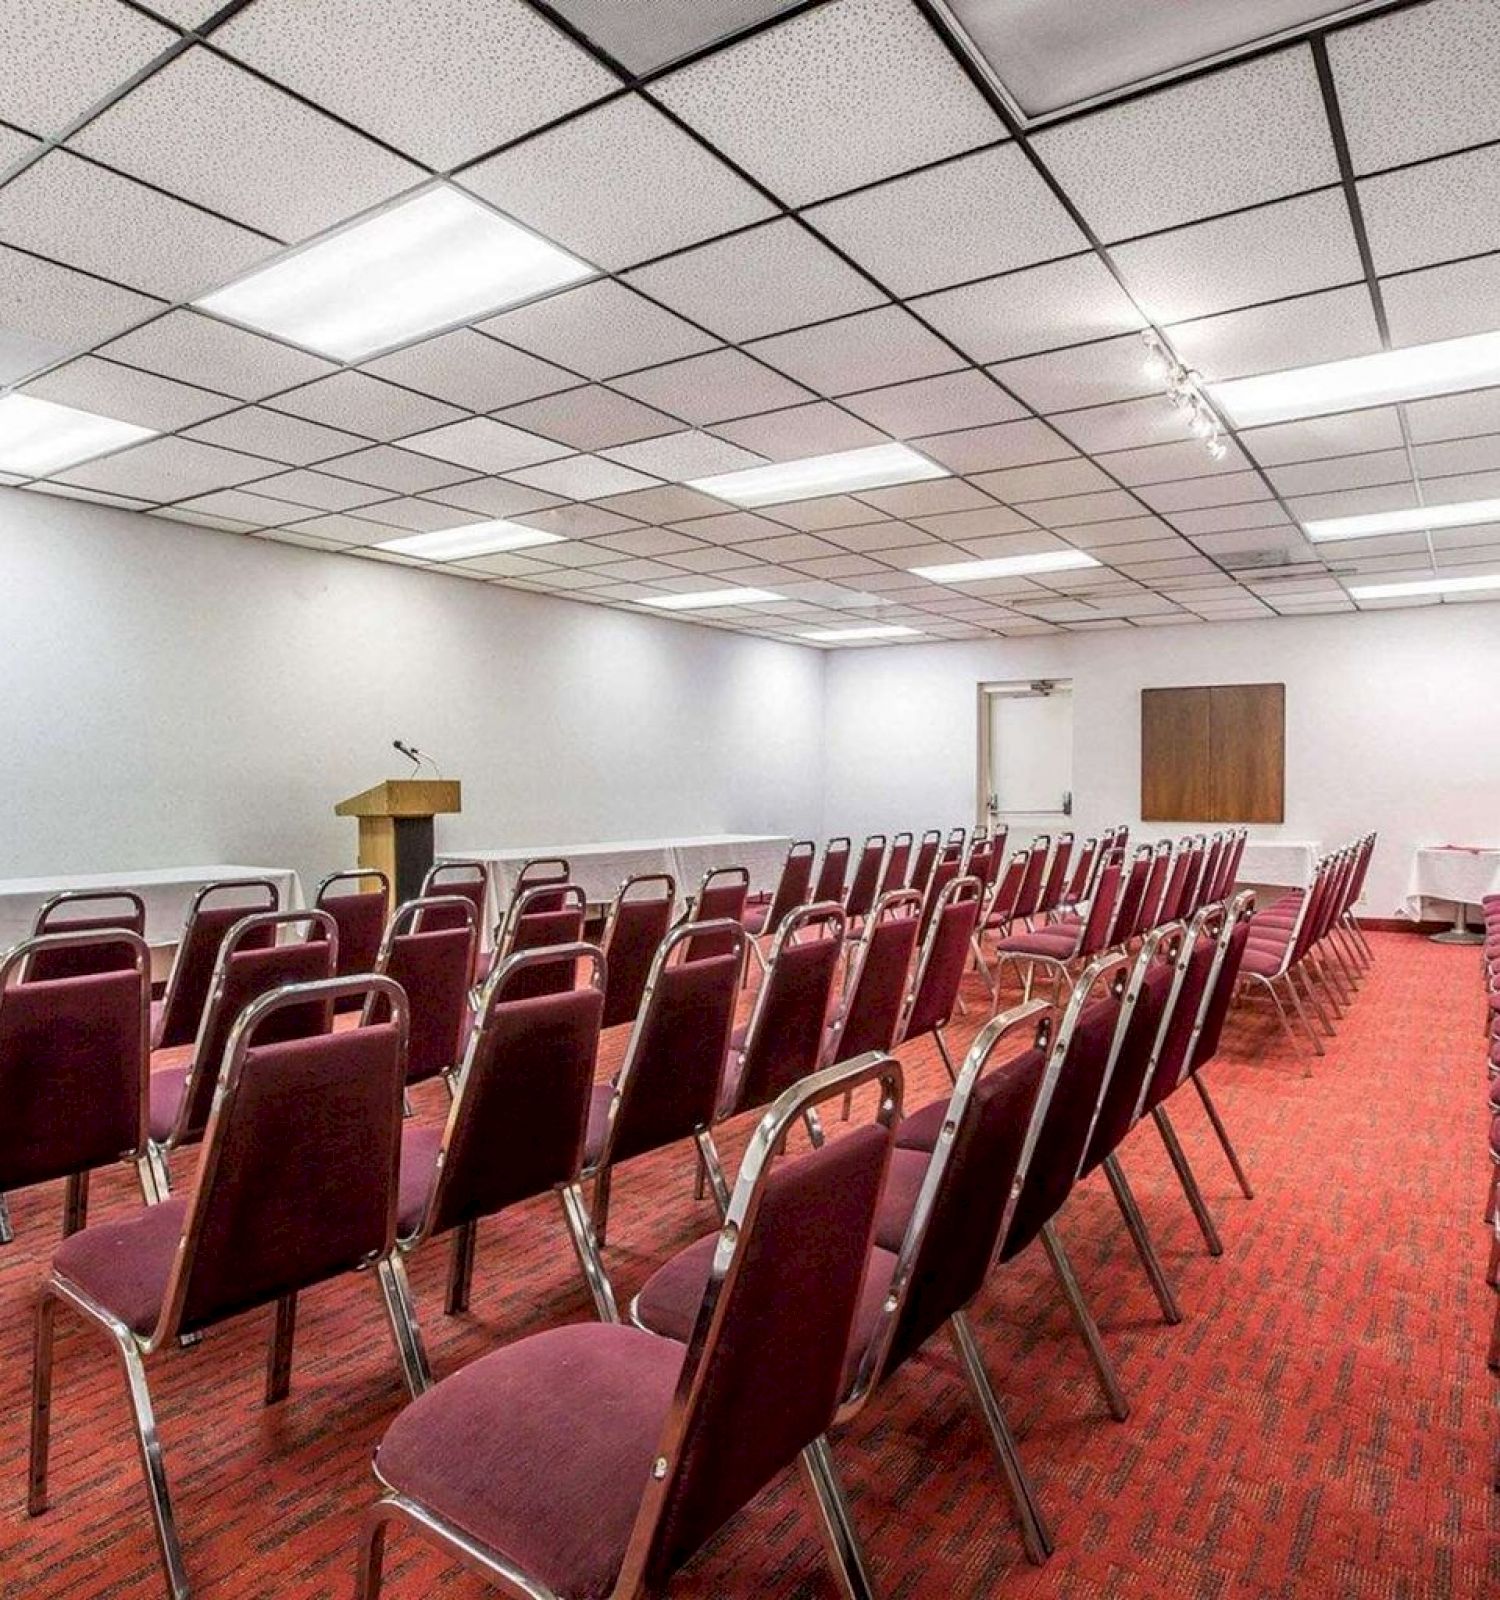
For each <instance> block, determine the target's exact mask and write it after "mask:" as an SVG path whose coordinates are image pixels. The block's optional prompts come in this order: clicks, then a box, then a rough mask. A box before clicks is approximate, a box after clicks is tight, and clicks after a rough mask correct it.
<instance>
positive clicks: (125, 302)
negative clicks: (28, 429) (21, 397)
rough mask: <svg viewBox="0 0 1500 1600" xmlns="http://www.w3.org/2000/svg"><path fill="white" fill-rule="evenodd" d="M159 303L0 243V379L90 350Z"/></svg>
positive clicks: (4, 380) (11, 379)
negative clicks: (10, 248)
mask: <svg viewBox="0 0 1500 1600" xmlns="http://www.w3.org/2000/svg"><path fill="white" fill-rule="evenodd" d="M0 192H3V191H0ZM160 309H161V302H160V301H159V300H150V299H147V298H146V297H145V296H144V295H139V294H134V293H132V292H131V291H130V290H129V289H118V288H116V287H115V286H114V285H113V284H109V283H101V282H100V281H99V280H98V279H97V278H89V277H85V276H84V274H83V273H81V272H73V271H71V270H70V269H69V268H67V267H62V266H57V265H56V264H54V263H53V262H51V261H39V260H38V259H37V258H36V257H35V256H28V255H23V254H22V253H21V252H20V251H18V250H8V249H6V248H5V246H4V245H0V383H13V382H14V381H15V380H16V379H17V378H22V377H24V376H25V375H26V374H27V373H28V372H35V371H36V370H37V368H39V367H44V366H46V365H47V364H48V363H49V362H52V361H59V360H61V359H62V358H63V357H64V356H70V355H74V354H76V353H77V352H78V351H80V350H86V349H88V348H89V346H90V345H94V344H97V343H98V342H99V341H100V340H101V339H108V338H109V337H111V335H113V334H116V333H120V332H122V331H123V330H124V329H126V328H128V327H131V326H132V325H133V324H135V323H137V322H142V321H144V320H145V319H146V318H147V317H149V316H151V315H152V314H153V313H154V312H156V311H159V310H160Z"/></svg>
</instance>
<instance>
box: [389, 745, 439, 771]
mask: <svg viewBox="0 0 1500 1600" xmlns="http://www.w3.org/2000/svg"><path fill="white" fill-rule="evenodd" d="M391 745H392V747H393V748H395V749H397V750H399V751H400V752H401V754H402V755H404V756H405V757H406V759H407V760H408V761H410V762H411V764H412V765H413V766H414V767H416V769H417V770H418V771H419V772H420V771H421V769H422V763H423V762H424V761H425V762H426V763H427V765H428V766H429V767H431V768H432V770H433V772H434V774H436V776H437V777H439V778H441V777H442V775H443V774H442V773H441V771H439V769H438V764H437V762H436V761H434V760H433V759H432V757H431V756H430V755H427V754H426V753H425V752H424V751H421V750H418V749H417V747H416V746H415V745H414V744H406V743H404V742H403V741H402V740H400V739H392V740H391Z"/></svg>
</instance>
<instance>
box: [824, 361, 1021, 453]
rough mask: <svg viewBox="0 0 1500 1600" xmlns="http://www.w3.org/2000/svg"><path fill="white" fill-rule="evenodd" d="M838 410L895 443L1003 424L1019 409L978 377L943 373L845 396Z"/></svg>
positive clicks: (980, 373) (994, 386)
mask: <svg viewBox="0 0 1500 1600" xmlns="http://www.w3.org/2000/svg"><path fill="white" fill-rule="evenodd" d="M843 405H844V407H845V408H846V409H847V410H849V411H853V412H855V413H856V414H857V415H858V416H861V417H863V418H865V420H866V421H868V422H872V423H874V424H875V426H876V427H877V428H882V429H884V431H885V432H886V433H888V434H889V435H891V437H892V438H896V439H910V438H913V437H915V436H916V435H918V434H924V433H943V432H946V431H948V430H949V429H952V428H972V427H977V426H979V425H981V424H983V423H987V422H1009V421H1010V420H1011V419H1012V418H1015V417H1019V416H1021V415H1022V414H1023V412H1022V408H1021V407H1020V406H1019V405H1017V404H1016V402H1015V401H1014V400H1012V399H1011V397H1010V396H1009V395H1008V394H1006V393H1005V392H1004V391H1003V390H1002V389H1000V387H999V386H998V385H997V384H995V383H992V382H991V381H990V380H989V379H988V378H987V377H985V375H984V374H983V373H982V372H972V371H964V372H948V373H944V374H943V375H942V376H941V377H937V378H918V379H916V380H915V381H914V382H912V383H897V384H891V385H889V386H887V387H885V388H881V389H867V390H866V391H865V392H864V393H862V394H851V395H846V396H845V397H844V399H843Z"/></svg>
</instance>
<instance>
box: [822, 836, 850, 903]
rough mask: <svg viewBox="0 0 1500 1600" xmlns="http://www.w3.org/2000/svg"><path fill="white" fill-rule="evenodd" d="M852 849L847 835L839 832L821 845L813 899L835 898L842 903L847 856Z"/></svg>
mask: <svg viewBox="0 0 1500 1600" xmlns="http://www.w3.org/2000/svg"><path fill="white" fill-rule="evenodd" d="M852 849H853V846H852V845H851V843H850V841H849V839H848V837H847V835H845V834H839V835H837V836H836V837H835V838H832V839H830V840H829V841H828V843H827V844H826V845H825V846H824V847H823V859H822V861H821V862H820V863H819V864H818V881H817V882H816V883H815V884H814V885H813V891H812V897H813V899H814V900H837V901H838V902H840V903H841V904H842V902H843V899H844V889H845V887H846V886H847V884H848V880H849V856H850V853H851V851H852Z"/></svg>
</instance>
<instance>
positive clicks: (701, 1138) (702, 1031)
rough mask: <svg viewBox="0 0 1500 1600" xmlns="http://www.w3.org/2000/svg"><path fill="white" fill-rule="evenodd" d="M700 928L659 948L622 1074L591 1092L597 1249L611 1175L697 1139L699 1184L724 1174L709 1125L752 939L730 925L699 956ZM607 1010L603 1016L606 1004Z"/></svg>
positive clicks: (678, 931)
mask: <svg viewBox="0 0 1500 1600" xmlns="http://www.w3.org/2000/svg"><path fill="white" fill-rule="evenodd" d="M703 926H705V925H703V924H695V925H691V926H683V927H679V928H674V929H673V930H672V931H671V932H670V933H668V934H667V936H666V938H665V939H663V940H662V942H661V944H660V946H659V947H658V948H657V950H656V951H655V952H654V955H653V958H652V962H651V968H650V975H649V977H648V979H647V981H646V985H645V995H644V998H643V1000H642V1002H641V1006H640V1011H639V1014H638V1015H637V1017H636V1021H635V1027H634V1028H633V1029H632V1031H631V1035H630V1041H629V1043H628V1044H627V1045H626V1047H625V1055H624V1058H623V1059H622V1061H621V1063H620V1067H619V1070H618V1071H617V1072H616V1073H615V1075H614V1077H613V1078H612V1079H611V1081H610V1082H608V1083H599V1084H595V1085H594V1087H593V1090H592V1099H591V1101H590V1104H589V1116H588V1133H587V1136H586V1138H585V1141H584V1163H583V1174H582V1175H583V1177H584V1178H585V1179H586V1180H587V1179H592V1181H593V1186H594V1191H593V1192H594V1204H593V1223H594V1233H595V1236H596V1238H597V1239H598V1241H599V1243H600V1245H603V1243H604V1241H605V1231H606V1229H607V1227H608V1223H609V1198H610V1187H611V1182H612V1179H613V1175H614V1169H615V1168H616V1167H617V1166H619V1165H620V1164H622V1163H623V1162H626V1161H630V1160H633V1159H634V1158H635V1157H636V1156H640V1155H645V1154H647V1153H648V1152H649V1151H652V1150H660V1149H662V1148H664V1147H665V1146H667V1145H671V1144H677V1143H679V1142H680V1141H682V1140H684V1139H691V1140H692V1141H693V1143H694V1147H695V1149H696V1151H697V1153H698V1158H699V1176H700V1179H701V1178H702V1177H703V1176H704V1175H707V1176H708V1177H710V1178H712V1176H713V1175H714V1174H716V1173H718V1172H719V1171H720V1170H721V1169H720V1166H719V1159H718V1152H717V1151H716V1150H715V1148H714V1142H713V1123H714V1116H715V1113H716V1111H717V1110H718V1105H719V1095H720V1092H721V1090H722V1087H723V1080H724V1068H725V1064H726V1063H727V1062H728V1060H729V1049H730V1040H731V1038H732V1036H733V1033H734V1018H735V1009H736V1006H737V1004H738V1000H739V991H740V986H741V984H742V983H743V982H744V977H745V961H746V952H747V950H748V948H749V946H750V943H751V940H750V936H749V934H748V933H747V932H746V931H745V930H744V928H743V927H741V926H740V925H739V924H737V923H734V922H731V921H729V920H728V919H727V918H725V919H723V920H722V922H721V923H719V924H709V925H707V926H710V927H713V928H714V931H715V932H717V933H722V934H723V935H724V940H723V942H724V945H725V946H726V948H724V949H722V950H716V951H715V952H714V953H712V954H709V955H707V956H700V957H697V958H694V957H693V955H692V953H691V946H692V944H693V943H695V942H700V939H701V936H700V934H699V931H698V930H699V928H701V927H703ZM608 993H609V986H608V983H606V985H605V994H606V996H607V995H608ZM605 1005H606V1015H607V1008H608V1000H607V999H606V1001H605ZM718 1198H720V1199H721V1200H726V1199H727V1196H719V1197H718Z"/></svg>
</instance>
